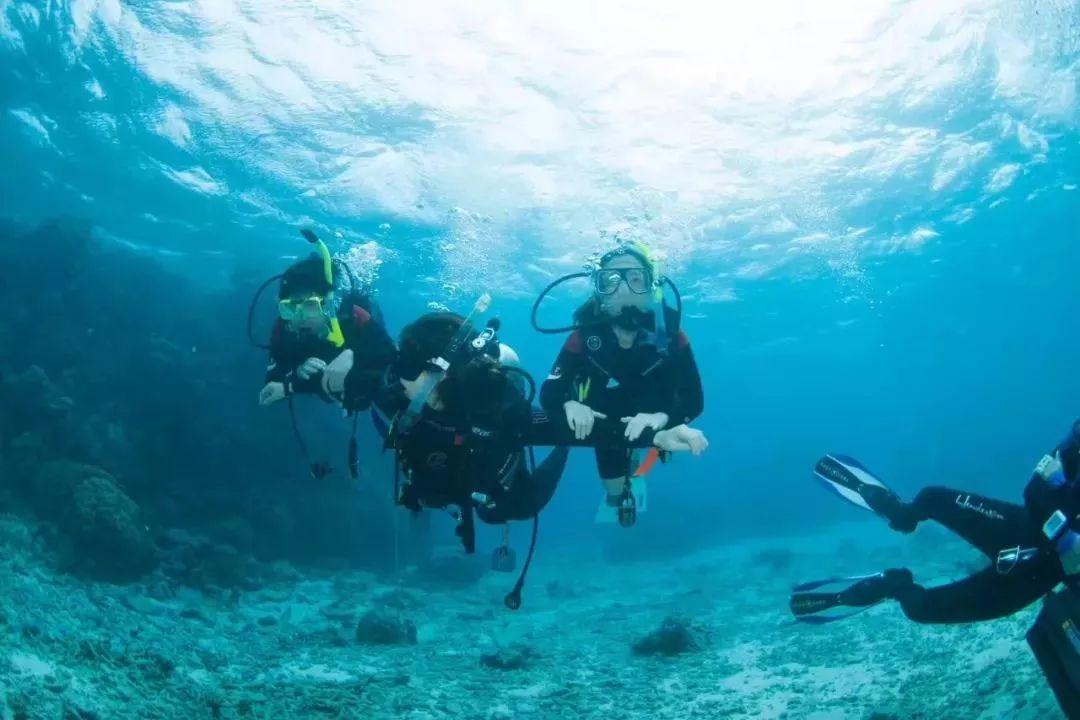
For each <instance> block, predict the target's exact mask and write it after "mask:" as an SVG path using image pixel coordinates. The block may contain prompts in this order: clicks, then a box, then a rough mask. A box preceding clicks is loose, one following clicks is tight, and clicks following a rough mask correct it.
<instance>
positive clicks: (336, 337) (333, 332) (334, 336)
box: [300, 229, 345, 347]
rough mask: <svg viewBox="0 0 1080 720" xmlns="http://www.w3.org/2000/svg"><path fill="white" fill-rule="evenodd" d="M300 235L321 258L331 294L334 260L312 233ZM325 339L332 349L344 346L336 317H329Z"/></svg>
mask: <svg viewBox="0 0 1080 720" xmlns="http://www.w3.org/2000/svg"><path fill="white" fill-rule="evenodd" d="M300 234H301V235H303V236H304V239H305V240H307V241H308V242H309V243H311V244H312V245H314V246H315V250H316V251H317V252H318V253H319V256H320V257H322V261H323V273H324V275H325V276H326V284H327V285H329V286H330V288H331V290H330V292H333V287H334V258H333V256H331V255H330V248H328V247H326V243H324V242H323V241H322V240H320V239H319V236H318V235H316V234H315V233H313V232H312V231H311V230H307V229H304V230H301V231H300ZM326 339H327V340H329V341H330V342H332V343H333V344H334V347H342V346H343V345H344V344H345V335H344V333H342V332H341V323H340V322H338V319H337V317H336V316H331V317H330V332H329V333H328V334H327V336H326Z"/></svg>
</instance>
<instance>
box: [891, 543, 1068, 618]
mask: <svg viewBox="0 0 1080 720" xmlns="http://www.w3.org/2000/svg"><path fill="white" fill-rule="evenodd" d="M1062 578H1063V574H1062V571H1061V565H1060V563H1059V562H1058V559H1057V557H1056V556H1055V555H1054V554H1053V553H1052V552H1050V551H1045V552H1043V553H1042V554H1040V555H1038V556H1036V557H1035V558H1032V559H1031V560H1028V561H1026V562H1022V563H1020V564H1018V565H1017V566H1016V567H1015V568H1013V569H1012V571H1011V572H1009V573H1008V574H1004V575H1003V574H1000V573H999V572H998V571H997V569H996V568H995V567H994V566H993V565H991V566H990V567H988V568H986V569H985V570H982V571H981V572H978V573H976V574H974V575H972V576H970V577H967V578H964V579H963V580H959V581H957V582H954V583H949V584H948V585H939V586H938V587H932V588H924V587H923V586H921V585H917V584H915V583H914V582H912V583H911V584H910V585H906V586H901V587H899V588H896V589H894V592H893V593H892V594H891V597H894V598H895V599H896V600H898V601H899V602H900V607H901V608H902V609H903V611H904V614H905V615H907V616H908V618H909V619H911V620H913V621H915V622H917V623H967V622H976V621H980V620H993V619H996V618H1002V617H1006V616H1007V615H1012V614H1013V613H1015V612H1017V611H1019V610H1021V609H1023V608H1025V607H1027V606H1028V605H1030V604H1031V603H1033V602H1035V601H1036V600H1038V599H1039V598H1041V597H1042V596H1044V595H1046V593H1048V592H1050V591H1051V590H1052V589H1053V588H1054V586H1055V585H1057V584H1058V583H1059V582H1061V580H1062Z"/></svg>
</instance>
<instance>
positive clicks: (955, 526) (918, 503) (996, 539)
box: [791, 422, 1080, 623]
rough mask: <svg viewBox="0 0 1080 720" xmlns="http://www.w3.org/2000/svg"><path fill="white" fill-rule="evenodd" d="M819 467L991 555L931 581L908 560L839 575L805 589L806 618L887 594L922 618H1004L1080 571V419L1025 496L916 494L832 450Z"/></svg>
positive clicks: (878, 503) (874, 505) (901, 527)
mask: <svg viewBox="0 0 1080 720" xmlns="http://www.w3.org/2000/svg"><path fill="white" fill-rule="evenodd" d="M815 474H816V475H817V476H818V478H819V479H821V480H822V481H823V482H825V483H826V484H827V485H828V486H830V487H831V488H832V489H834V490H836V491H837V492H838V493H839V494H840V495H841V496H842V497H844V498H845V499H847V500H848V501H850V502H852V503H854V504H856V505H859V506H861V507H863V508H865V509H868V510H871V511H873V512H875V513H876V514H878V515H880V516H881V517H883V518H885V519H886V520H887V521H888V522H889V526H890V527H892V528H893V529H895V530H898V531H901V532H905V533H908V532H912V531H914V530H915V528H916V526H917V525H918V524H919V523H920V522H923V521H926V520H933V521H935V522H937V523H939V524H941V525H943V526H944V527H946V528H948V529H949V530H952V531H953V532H955V533H956V534H957V535H959V536H960V537H962V538H963V539H964V540H966V541H967V542H968V543H970V544H971V545H972V546H973V547H975V548H977V549H978V550H979V551H981V552H982V553H983V554H984V555H986V556H987V558H988V559H989V560H990V565H989V566H988V567H986V568H985V569H983V570H981V571H980V572H978V573H975V574H974V575H972V576H970V577H967V578H964V579H962V580H958V581H956V582H953V583H948V584H946V585H940V586H937V587H931V588H926V587H923V586H922V585H919V584H917V583H915V581H914V579H913V577H912V574H911V571H909V570H907V569H906V568H898V569H891V570H885V571H884V572H881V573H878V574H876V575H871V576H866V577H861V578H835V579H831V580H825V581H818V582H813V583H806V584H804V585H800V586H799V587H797V588H796V590H795V592H794V593H793V595H792V598H791V609H792V611H793V613H794V614H795V615H796V616H797V617H798V618H800V619H804V620H809V621H811V622H824V621H828V620H832V619H838V618H837V617H833V616H830V615H829V614H828V613H829V612H830V611H835V610H842V609H843V608H848V610H847V611H842V614H841V615H840V616H841V617H846V616H847V615H848V614H851V611H850V609H851V608H865V607H868V606H870V605H873V604H875V603H878V602H881V601H882V600H885V599H894V600H897V601H898V602H899V603H900V607H901V608H902V610H903V611H904V614H905V615H906V616H907V617H908V618H910V619H911V620H913V621H915V622H919V623H965V622H975V621H980V620H992V619H994V618H1000V617H1005V616H1007V615H1011V614H1012V613H1015V612H1017V611H1018V610H1021V609H1022V608H1024V607H1027V606H1028V605H1030V604H1031V603H1033V602H1035V601H1036V600H1038V599H1039V598H1042V597H1044V596H1045V595H1047V593H1049V592H1051V591H1052V590H1053V589H1054V588H1055V587H1056V586H1057V585H1058V584H1060V583H1062V582H1065V581H1066V580H1067V579H1068V577H1069V576H1076V574H1077V573H1078V572H1080V535H1077V534H1076V533H1075V532H1074V529H1080V523H1078V522H1077V521H1076V519H1075V518H1077V515H1078V512H1080V490H1078V488H1080V422H1078V423H1077V424H1076V425H1075V426H1074V428H1073V430H1072V432H1070V434H1069V436H1068V437H1067V438H1066V439H1065V440H1064V441H1063V442H1062V443H1060V444H1059V445H1058V446H1057V447H1056V448H1055V450H1054V451H1053V452H1052V453H1051V454H1050V455H1047V456H1046V457H1045V458H1044V459H1043V460H1042V461H1041V462H1040V463H1039V466H1038V467H1037V468H1036V471H1035V474H1034V476H1033V477H1032V479H1031V481H1030V482H1029V483H1028V486H1027V488H1026V489H1025V491H1024V501H1025V504H1024V505H1016V504H1013V503H1008V502H1004V501H1002V500H996V499H994V498H988V497H983V496H980V495H976V494H975V493H969V492H965V491H960V490H953V489H950V488H944V487H928V488H924V489H923V490H921V491H920V492H919V493H918V495H916V496H915V499H914V500H913V501H912V502H910V503H905V502H902V501H901V500H900V498H899V497H897V496H896V495H895V494H894V493H893V492H892V491H890V490H889V489H888V488H886V487H885V485H884V484H883V483H882V482H881V481H880V480H878V479H877V478H876V477H874V476H873V474H872V473H870V471H869V470H867V469H866V468H865V467H864V466H862V465H861V464H859V463H858V461H856V460H854V459H852V458H849V457H844V456H833V455H829V456H826V457H824V458H822V459H821V461H819V462H818V464H817V467H816V468H815Z"/></svg>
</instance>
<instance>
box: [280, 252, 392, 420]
mask: <svg viewBox="0 0 1080 720" xmlns="http://www.w3.org/2000/svg"><path fill="white" fill-rule="evenodd" d="M304 237H305V238H307V240H308V241H309V242H311V243H312V244H313V245H315V247H316V250H317V251H318V252H317V254H315V255H312V256H310V257H309V258H306V259H304V260H301V261H300V262H297V263H295V264H293V265H292V266H290V267H289V268H288V269H287V270H286V271H285V272H284V273H283V274H282V275H281V277H280V279H281V283H280V286H279V289H278V318H277V319H276V320H275V322H274V327H273V330H272V331H271V335H270V344H269V346H267V349H268V350H269V351H270V365H269V366H268V367H267V370H266V377H265V380H264V387H263V389H262V391H261V392H260V393H259V403H260V404H261V405H270V404H273V403H275V402H277V401H279V400H283V399H285V398H288V397H290V396H291V395H293V394H295V393H310V394H315V395H318V396H320V397H322V398H323V399H324V400H327V401H333V402H339V403H341V404H342V406H343V407H344V408H345V409H346V410H347V411H349V412H353V411H357V410H366V409H367V408H368V407H370V405H371V398H372V396H373V395H374V393H375V392H376V390H378V388H379V386H380V385H381V382H382V378H383V375H384V374H385V372H386V368H387V367H388V366H389V364H390V362H391V360H393V357H394V343H393V340H391V339H390V336H389V335H388V334H387V332H386V328H385V326H384V325H383V321H382V315H381V312H380V311H379V308H378V306H377V305H376V304H375V302H374V301H373V300H372V299H371V298H370V297H369V296H368V295H367V294H365V293H363V292H360V291H359V290H357V289H356V288H355V287H354V285H355V283H354V281H353V279H352V276H351V274H350V273H349V271H348V268H347V267H346V266H345V265H344V263H341V262H335V261H333V260H332V258H331V257H330V252H329V250H328V249H327V248H326V245H324V244H323V243H322V241H320V240H319V239H318V238H317V237H315V235H314V233H311V232H310V231H305V232H304Z"/></svg>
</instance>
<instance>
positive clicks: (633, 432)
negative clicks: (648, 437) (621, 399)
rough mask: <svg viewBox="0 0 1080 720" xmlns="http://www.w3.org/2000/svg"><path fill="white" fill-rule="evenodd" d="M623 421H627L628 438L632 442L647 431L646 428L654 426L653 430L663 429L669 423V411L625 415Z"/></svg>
mask: <svg viewBox="0 0 1080 720" xmlns="http://www.w3.org/2000/svg"><path fill="white" fill-rule="evenodd" d="M622 421H623V422H624V423H626V432H625V433H623V434H624V435H626V439H627V440H629V441H630V442H634V441H635V440H637V439H638V438H639V437H641V433H643V432H644V431H645V428H652V429H653V430H661V429H663V428H664V427H665V426H666V425H667V424H668V416H667V413H638V414H637V415H634V416H633V417H624V418H622Z"/></svg>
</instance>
